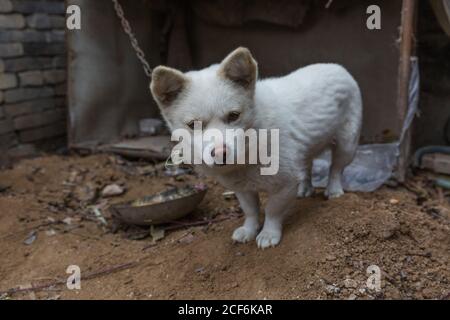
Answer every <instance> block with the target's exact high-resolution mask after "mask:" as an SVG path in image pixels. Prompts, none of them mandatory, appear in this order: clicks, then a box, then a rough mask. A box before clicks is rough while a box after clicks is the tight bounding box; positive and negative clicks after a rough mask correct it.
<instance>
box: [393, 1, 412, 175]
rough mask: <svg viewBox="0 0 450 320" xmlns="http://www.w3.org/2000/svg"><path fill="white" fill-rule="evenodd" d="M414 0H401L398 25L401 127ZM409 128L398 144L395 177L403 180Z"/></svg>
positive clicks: (405, 107) (398, 106)
mask: <svg viewBox="0 0 450 320" xmlns="http://www.w3.org/2000/svg"><path fill="white" fill-rule="evenodd" d="M415 8H416V0H403V4H402V22H401V23H402V24H401V27H400V63H399V72H398V94H397V112H398V119H399V127H400V128H402V126H403V122H404V120H405V117H406V113H407V110H408V103H409V99H408V98H409V79H410V75H411V55H412V54H413V50H414V45H413V38H414V29H415V23H414V22H415ZM410 131H411V130H408V132H407V133H406V134H405V137H404V140H403V142H402V144H401V146H400V157H399V161H398V167H397V179H398V180H399V181H401V182H403V181H404V180H405V175H406V170H407V168H408V158H409V152H410V144H411V132H410Z"/></svg>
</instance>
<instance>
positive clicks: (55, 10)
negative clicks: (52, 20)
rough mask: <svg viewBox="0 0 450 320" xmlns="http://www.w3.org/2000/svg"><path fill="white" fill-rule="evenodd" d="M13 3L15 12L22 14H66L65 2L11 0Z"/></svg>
mask: <svg viewBox="0 0 450 320" xmlns="http://www.w3.org/2000/svg"><path fill="white" fill-rule="evenodd" d="M11 2H12V4H13V10H14V11H15V12H20V13H35V12H42V13H51V14H64V13H65V12H66V9H65V6H64V2H63V1H39V0H11Z"/></svg>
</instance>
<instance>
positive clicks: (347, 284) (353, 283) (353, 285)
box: [344, 278, 358, 288]
mask: <svg viewBox="0 0 450 320" xmlns="http://www.w3.org/2000/svg"><path fill="white" fill-rule="evenodd" d="M344 287H346V288H356V287H358V283H357V282H356V281H355V280H353V279H348V278H347V279H345V280H344Z"/></svg>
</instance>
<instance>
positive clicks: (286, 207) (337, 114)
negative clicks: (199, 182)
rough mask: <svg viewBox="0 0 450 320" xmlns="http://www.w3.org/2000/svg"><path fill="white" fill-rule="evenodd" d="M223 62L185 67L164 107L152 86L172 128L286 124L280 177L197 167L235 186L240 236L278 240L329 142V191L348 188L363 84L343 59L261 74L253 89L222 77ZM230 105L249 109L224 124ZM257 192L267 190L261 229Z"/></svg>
mask: <svg viewBox="0 0 450 320" xmlns="http://www.w3.org/2000/svg"><path fill="white" fill-rule="evenodd" d="M238 50H239V49H238ZM224 63H225V62H222V65H223V64H224ZM222 65H213V66H211V67H209V68H206V69H203V70H200V71H193V72H188V73H186V74H184V77H185V79H186V85H185V87H184V88H183V90H182V91H181V93H180V94H179V96H178V97H177V99H176V100H175V101H174V102H173V103H172V104H171V105H170V106H163V105H162V104H161V103H160V102H158V98H157V96H156V93H155V92H153V93H154V96H155V99H156V101H157V102H158V104H159V105H160V108H161V110H162V114H163V116H164V118H165V119H166V120H167V121H168V124H169V126H170V127H171V129H177V128H185V127H186V123H188V122H189V121H190V120H193V119H199V120H202V121H203V122H204V124H205V125H204V129H205V128H217V129H219V130H225V129H227V128H236V127H237V128H244V129H247V128H255V129H260V128H265V129H280V146H279V148H280V149H279V153H280V159H279V165H280V167H279V171H278V174H276V175H274V176H263V175H261V174H260V171H259V166H258V165H231V166H225V167H217V168H216V167H209V166H203V165H199V166H198V169H199V170H201V171H203V172H204V173H206V174H209V175H212V176H214V177H215V178H216V179H217V180H218V181H219V182H220V183H221V184H222V185H223V186H225V187H226V188H228V189H231V190H234V191H235V192H236V195H237V198H238V200H239V202H240V204H241V207H242V209H243V211H244V212H245V215H246V218H245V222H244V224H243V226H241V227H239V228H238V229H236V230H235V231H234V233H233V236H232V238H233V240H234V241H236V242H247V241H250V240H253V239H255V237H256V242H257V245H258V247H260V248H267V247H271V246H276V245H277V244H278V243H279V242H280V240H281V236H282V224H283V220H284V218H285V217H286V215H287V214H288V213H289V211H290V208H291V204H292V202H293V201H294V200H295V198H296V197H307V196H310V195H311V194H312V193H313V188H312V184H311V165H312V160H313V158H314V157H316V156H317V155H318V154H319V153H320V152H322V151H323V150H324V149H325V148H329V147H331V148H332V153H333V161H332V166H331V169H330V177H329V184H328V187H327V189H326V191H325V194H326V195H327V197H328V198H335V197H339V196H341V195H342V194H343V189H342V186H341V173H342V171H343V169H344V167H345V166H346V165H348V164H349V163H350V162H351V160H352V159H353V156H354V153H355V150H356V147H357V144H358V140H359V134H360V128H361V120H362V119H361V118H362V102H361V94H360V90H359V88H358V85H357V83H356V82H355V80H354V79H353V77H352V76H351V75H350V74H349V73H348V72H347V71H346V70H345V69H344V68H343V67H342V66H339V65H336V64H315V65H310V66H307V67H304V68H301V69H298V70H296V71H294V72H292V73H290V74H289V75H287V76H284V77H279V78H269V79H265V80H260V81H257V82H256V84H255V85H254V89H252V88H250V89H248V88H247V89H246V88H242V87H240V86H238V85H236V84H234V83H232V82H231V81H228V80H227V79H224V78H223V77H221V76H220V75H219V73H218V72H219V71H220V68H221V66H222ZM256 77H257V76H255V79H256ZM152 90H153V89H152ZM230 110H239V111H240V112H242V116H241V118H240V120H239V121H238V122H236V123H233V124H227V123H224V121H223V120H222V119H223V117H224V115H226V114H227V113H228V112H230ZM258 192H267V193H268V201H267V205H266V208H265V222H264V226H263V228H262V230H261V231H260V232H259V234H258V231H259V219H258V215H259V197H258Z"/></svg>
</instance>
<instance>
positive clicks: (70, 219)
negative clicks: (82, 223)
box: [62, 217, 73, 226]
mask: <svg viewBox="0 0 450 320" xmlns="http://www.w3.org/2000/svg"><path fill="white" fill-rule="evenodd" d="M62 222H63V223H65V224H67V225H69V226H70V225H71V224H72V223H73V219H72V218H70V217H67V218H64V219H63V220H62Z"/></svg>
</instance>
